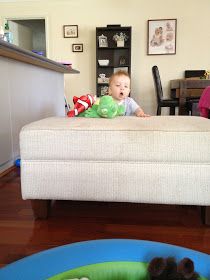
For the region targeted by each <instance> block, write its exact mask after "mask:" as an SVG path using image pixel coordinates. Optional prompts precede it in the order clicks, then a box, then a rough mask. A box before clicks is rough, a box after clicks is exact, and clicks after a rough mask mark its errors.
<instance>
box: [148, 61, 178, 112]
mask: <svg viewBox="0 0 210 280" xmlns="http://www.w3.org/2000/svg"><path fill="white" fill-rule="evenodd" d="M152 74H153V80H154V86H155V92H156V98H157V115H161V108H162V107H169V108H170V115H175V110H176V107H179V100H177V99H169V98H167V99H165V98H163V89H162V84H161V79H160V73H159V69H158V67H157V66H156V65H155V66H153V67H152Z"/></svg>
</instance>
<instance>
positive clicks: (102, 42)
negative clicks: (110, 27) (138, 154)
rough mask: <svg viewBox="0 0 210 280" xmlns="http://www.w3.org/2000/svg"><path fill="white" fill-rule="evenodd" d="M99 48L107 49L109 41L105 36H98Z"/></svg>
mask: <svg viewBox="0 0 210 280" xmlns="http://www.w3.org/2000/svg"><path fill="white" fill-rule="evenodd" d="M98 46H99V48H107V47H108V41H107V37H106V36H104V35H103V34H102V35H101V36H98Z"/></svg>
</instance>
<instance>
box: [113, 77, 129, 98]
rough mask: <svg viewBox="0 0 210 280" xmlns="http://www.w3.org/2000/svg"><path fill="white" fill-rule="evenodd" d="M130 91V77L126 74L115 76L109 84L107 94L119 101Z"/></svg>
mask: <svg viewBox="0 0 210 280" xmlns="http://www.w3.org/2000/svg"><path fill="white" fill-rule="evenodd" d="M129 93H130V79H129V77H127V76H123V75H122V76H116V77H114V79H113V80H112V82H111V84H110V86H109V95H111V96H112V97H113V98H114V99H115V100H117V101H121V100H123V99H125V98H126V97H128V95H129Z"/></svg>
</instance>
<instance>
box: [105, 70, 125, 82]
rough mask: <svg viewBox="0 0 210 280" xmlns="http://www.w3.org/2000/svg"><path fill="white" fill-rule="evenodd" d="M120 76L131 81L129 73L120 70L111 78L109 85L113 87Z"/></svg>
mask: <svg viewBox="0 0 210 280" xmlns="http://www.w3.org/2000/svg"><path fill="white" fill-rule="evenodd" d="M120 76H126V77H128V78H129V79H130V76H129V74H128V72H126V71H124V70H119V71H117V72H115V73H113V74H112V75H111V77H110V78H109V85H111V83H112V81H113V80H114V78H115V77H120Z"/></svg>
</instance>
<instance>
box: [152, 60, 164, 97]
mask: <svg viewBox="0 0 210 280" xmlns="http://www.w3.org/2000/svg"><path fill="white" fill-rule="evenodd" d="M152 74H153V80H154V86H155V91H156V97H157V101H158V102H160V101H161V100H162V99H163V89H162V84H161V79H160V73H159V70H158V67H157V66H156V65H155V66H153V67H152Z"/></svg>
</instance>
